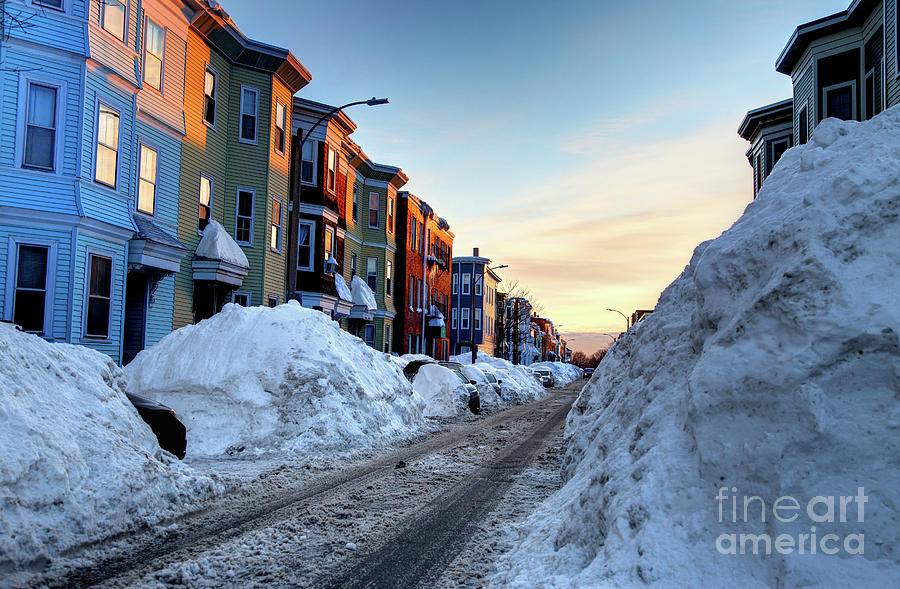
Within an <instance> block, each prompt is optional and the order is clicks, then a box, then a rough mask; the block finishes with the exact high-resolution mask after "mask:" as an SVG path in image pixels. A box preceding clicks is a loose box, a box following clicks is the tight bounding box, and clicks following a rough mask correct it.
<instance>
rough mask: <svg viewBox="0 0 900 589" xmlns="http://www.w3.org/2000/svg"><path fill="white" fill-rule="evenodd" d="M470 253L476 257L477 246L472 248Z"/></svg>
mask: <svg viewBox="0 0 900 589" xmlns="http://www.w3.org/2000/svg"><path fill="white" fill-rule="evenodd" d="M472 255H473V256H475V257H476V258H477V257H478V248H477V247H473V248H472Z"/></svg>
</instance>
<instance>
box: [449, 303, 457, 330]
mask: <svg viewBox="0 0 900 589" xmlns="http://www.w3.org/2000/svg"><path fill="white" fill-rule="evenodd" d="M450 329H459V317H458V316H457V312H456V307H453V308H452V309H450Z"/></svg>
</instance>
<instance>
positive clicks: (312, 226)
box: [297, 219, 316, 272]
mask: <svg viewBox="0 0 900 589" xmlns="http://www.w3.org/2000/svg"><path fill="white" fill-rule="evenodd" d="M298 223H299V225H304V226H306V227H309V244H308V245H307V246H305V247H309V255H308V256H307V257H306V261H307V262H309V263H308V264H307V265H306V266H301V265H300V262H301V261H302V260H303V256H301V255H300V248H301V247H304V246H303V244H302V243H300V228H299V226H298V228H297V270H299V271H301V272H312V271H313V269H314V268H315V266H314V265H315V251H316V222H315V221H312V220H309V219H299V220H298Z"/></svg>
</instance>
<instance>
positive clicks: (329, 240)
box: [325, 225, 334, 260]
mask: <svg viewBox="0 0 900 589" xmlns="http://www.w3.org/2000/svg"><path fill="white" fill-rule="evenodd" d="M333 257H334V227H329V226H327V225H326V226H325V259H326V260H330V259H331V258H333Z"/></svg>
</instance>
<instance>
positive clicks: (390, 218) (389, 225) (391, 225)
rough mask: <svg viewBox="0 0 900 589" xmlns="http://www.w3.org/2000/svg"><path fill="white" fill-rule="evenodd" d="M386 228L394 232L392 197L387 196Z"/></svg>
mask: <svg viewBox="0 0 900 589" xmlns="http://www.w3.org/2000/svg"><path fill="white" fill-rule="evenodd" d="M387 214H388V217H387V230H388V232H390V233H393V232H394V199H393V198H390V197H388V210H387Z"/></svg>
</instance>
